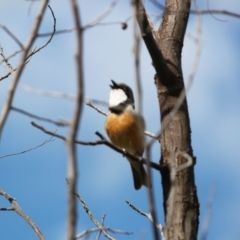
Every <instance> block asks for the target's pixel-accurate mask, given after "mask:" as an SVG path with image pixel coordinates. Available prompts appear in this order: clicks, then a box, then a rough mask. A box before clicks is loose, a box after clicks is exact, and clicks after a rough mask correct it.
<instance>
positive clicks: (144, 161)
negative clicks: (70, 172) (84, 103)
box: [31, 122, 166, 171]
mask: <svg viewBox="0 0 240 240" xmlns="http://www.w3.org/2000/svg"><path fill="white" fill-rule="evenodd" d="M31 124H32V125H33V126H34V127H36V128H38V129H39V130H41V131H43V132H44V133H46V134H48V135H51V136H54V137H56V138H60V139H62V140H63V141H66V140H67V138H66V137H65V136H63V135H60V134H57V133H55V132H51V131H49V130H47V129H45V128H44V127H42V126H40V125H38V124H37V123H35V122H31ZM96 135H97V136H99V137H100V139H101V140H96V141H90V142H86V141H81V140H75V143H76V144H81V145H87V146H96V145H106V146H108V147H110V148H112V149H113V150H115V151H116V152H118V153H120V154H122V155H123V156H126V157H130V158H131V159H132V160H133V161H137V162H141V163H143V164H147V162H148V160H147V159H145V158H142V157H137V156H135V155H132V154H131V153H129V152H127V151H125V150H123V149H121V148H118V147H116V146H114V145H113V144H112V143H111V142H109V141H107V140H106V138H104V137H103V135H102V134H100V133H99V132H96ZM150 166H151V167H152V168H154V169H156V170H158V171H162V170H163V169H165V168H166V166H161V165H159V164H157V163H155V162H150Z"/></svg>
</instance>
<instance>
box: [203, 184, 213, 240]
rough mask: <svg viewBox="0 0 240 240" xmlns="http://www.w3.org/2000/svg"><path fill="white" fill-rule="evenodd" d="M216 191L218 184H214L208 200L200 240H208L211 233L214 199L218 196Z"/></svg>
mask: <svg viewBox="0 0 240 240" xmlns="http://www.w3.org/2000/svg"><path fill="white" fill-rule="evenodd" d="M216 190H217V183H214V184H213V185H212V187H211V189H210V192H209V196H208V200H207V202H206V210H205V211H206V213H205V217H204V218H203V224H202V231H201V236H200V240H206V239H207V235H208V231H209V225H210V220H211V217H212V207H213V202H214V198H215V195H216Z"/></svg>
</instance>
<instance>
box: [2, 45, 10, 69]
mask: <svg viewBox="0 0 240 240" xmlns="http://www.w3.org/2000/svg"><path fill="white" fill-rule="evenodd" d="M0 54H1V56H2V58H3V62H5V63H6V65H7V67H8V68H9V72H12V71H13V68H12V66H11V64H10V63H9V62H8V59H7V57H6V56H5V54H4V51H3V47H2V46H1V44H0Z"/></svg>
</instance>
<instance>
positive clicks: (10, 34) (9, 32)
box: [0, 23, 24, 49]
mask: <svg viewBox="0 0 240 240" xmlns="http://www.w3.org/2000/svg"><path fill="white" fill-rule="evenodd" d="M0 27H1V28H2V29H3V30H4V31H5V32H6V33H7V34H8V35H9V36H10V37H11V38H12V39H13V40H14V41H15V42H16V43H17V44H18V46H19V47H20V48H21V49H22V48H24V46H23V44H22V43H21V41H20V40H19V39H18V38H17V37H16V36H15V35H14V34H13V33H12V32H11V31H10V30H9V29H8V28H7V27H6V26H4V25H2V24H1V23H0Z"/></svg>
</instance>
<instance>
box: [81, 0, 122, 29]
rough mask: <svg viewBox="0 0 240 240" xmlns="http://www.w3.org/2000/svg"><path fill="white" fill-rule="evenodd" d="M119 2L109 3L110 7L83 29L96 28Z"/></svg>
mask: <svg viewBox="0 0 240 240" xmlns="http://www.w3.org/2000/svg"><path fill="white" fill-rule="evenodd" d="M118 1H119V0H114V1H112V2H111V3H110V6H109V7H108V8H107V9H106V10H105V11H104V12H103V13H102V14H101V15H100V16H98V17H97V18H96V19H94V20H93V21H92V22H90V23H88V24H87V25H86V26H84V27H83V29H88V28H91V27H94V26H96V25H97V24H99V23H100V22H101V21H102V20H103V19H104V18H106V17H107V16H108V15H109V14H110V13H111V12H112V10H113V9H114V7H115V6H116V5H117V3H118Z"/></svg>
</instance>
